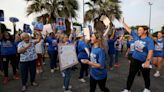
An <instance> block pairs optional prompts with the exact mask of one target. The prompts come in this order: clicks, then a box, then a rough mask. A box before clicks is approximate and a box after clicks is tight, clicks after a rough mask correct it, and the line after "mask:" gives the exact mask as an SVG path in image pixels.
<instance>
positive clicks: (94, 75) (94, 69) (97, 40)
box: [81, 33, 109, 92]
mask: <svg viewBox="0 0 164 92" xmlns="http://www.w3.org/2000/svg"><path fill="white" fill-rule="evenodd" d="M102 42H103V41H102V37H100V36H99V35H98V34H96V33H95V34H92V37H91V43H92V44H93V45H92V49H91V54H90V61H89V60H87V59H82V60H81V62H82V63H83V64H88V65H89V66H90V92H95V90H96V85H97V84H98V85H99V87H100V89H101V91H102V92H109V89H108V88H106V87H105V85H106V80H107V69H106V62H105V61H106V60H105V51H104V49H103V47H104V46H103V44H102Z"/></svg>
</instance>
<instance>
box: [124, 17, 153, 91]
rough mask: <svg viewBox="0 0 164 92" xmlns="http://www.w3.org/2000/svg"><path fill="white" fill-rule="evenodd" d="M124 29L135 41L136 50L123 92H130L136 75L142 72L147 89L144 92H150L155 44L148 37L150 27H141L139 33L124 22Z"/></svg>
mask: <svg viewBox="0 0 164 92" xmlns="http://www.w3.org/2000/svg"><path fill="white" fill-rule="evenodd" d="M122 23H123V26H124V28H125V29H126V30H127V32H128V33H129V34H131V36H132V37H133V39H134V47H135V50H134V52H133V54H132V58H133V62H131V63H130V70H129V76H128V79H127V86H126V89H124V90H123V91H122V92H130V89H131V86H132V84H133V81H134V78H135V75H136V73H137V72H138V71H139V70H141V72H142V75H143V78H144V81H145V89H144V90H143V92H150V61H151V59H152V56H153V50H154V42H153V39H151V38H150V37H149V36H148V27H145V26H140V27H139V28H138V31H137V33H135V32H134V31H132V29H131V28H130V27H129V26H128V25H127V24H126V23H125V22H124V20H122Z"/></svg>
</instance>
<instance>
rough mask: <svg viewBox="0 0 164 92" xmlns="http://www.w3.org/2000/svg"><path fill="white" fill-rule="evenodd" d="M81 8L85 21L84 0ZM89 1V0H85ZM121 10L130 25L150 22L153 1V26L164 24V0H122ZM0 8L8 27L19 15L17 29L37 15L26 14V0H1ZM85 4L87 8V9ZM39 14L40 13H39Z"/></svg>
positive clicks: (155, 28) (80, 16)
mask: <svg viewBox="0 0 164 92" xmlns="http://www.w3.org/2000/svg"><path fill="white" fill-rule="evenodd" d="M78 1H79V5H80V9H79V11H78V14H79V15H78V17H77V21H78V22H80V23H83V3H82V2H83V0H78ZM84 1H85V2H87V1H88V0H84ZM121 1H122V3H121V4H120V5H121V10H122V11H123V15H122V16H123V17H124V18H125V21H126V22H127V23H128V24H129V25H130V26H133V25H134V26H135V25H139V24H141V25H142V24H143V25H148V24H149V9H150V7H149V5H148V2H152V3H153V5H152V18H151V28H152V29H153V30H154V31H157V30H160V29H161V27H162V26H163V25H164V12H163V9H164V0H121ZM0 2H1V3H0V9H2V10H4V13H5V22H4V23H5V24H6V25H7V27H8V28H10V29H12V23H11V22H9V17H17V18H18V19H19V20H20V22H18V23H17V29H18V28H21V29H22V28H23V24H24V23H27V24H31V22H32V21H34V19H35V17H36V15H35V14H33V15H30V16H26V8H27V6H28V3H27V2H25V1H24V0H0ZM87 8H88V7H87V6H85V10H87ZM37 15H39V14H37ZM114 24H115V25H116V27H120V26H122V25H121V24H120V23H119V22H118V21H117V20H115V21H114Z"/></svg>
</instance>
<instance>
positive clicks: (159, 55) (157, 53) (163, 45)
mask: <svg viewBox="0 0 164 92" xmlns="http://www.w3.org/2000/svg"><path fill="white" fill-rule="evenodd" d="M156 42H157V44H156V45H155V50H154V58H153V64H154V65H155V66H156V73H155V74H154V77H159V76H160V70H161V67H162V60H163V58H164V39H163V34H162V32H158V35H157V39H156Z"/></svg>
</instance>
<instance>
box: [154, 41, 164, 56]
mask: <svg viewBox="0 0 164 92" xmlns="http://www.w3.org/2000/svg"><path fill="white" fill-rule="evenodd" d="M156 42H157V44H155V49H154V57H164V39H163V38H162V39H157V40H156Z"/></svg>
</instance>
